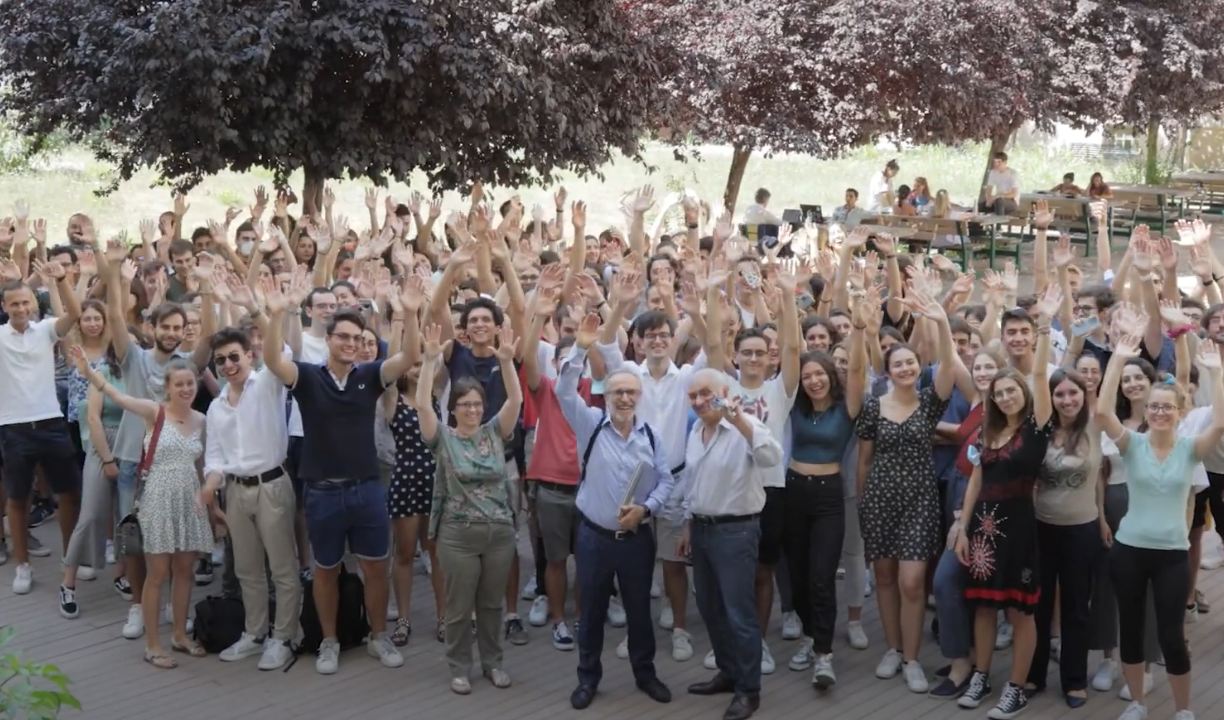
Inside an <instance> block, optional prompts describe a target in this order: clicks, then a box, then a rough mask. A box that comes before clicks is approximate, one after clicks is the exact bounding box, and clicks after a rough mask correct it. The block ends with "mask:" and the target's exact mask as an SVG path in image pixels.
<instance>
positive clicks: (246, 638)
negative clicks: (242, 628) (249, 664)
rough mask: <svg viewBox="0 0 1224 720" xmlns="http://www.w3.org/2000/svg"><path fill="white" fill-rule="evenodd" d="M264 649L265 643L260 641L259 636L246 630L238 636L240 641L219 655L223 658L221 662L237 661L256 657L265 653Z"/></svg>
mask: <svg viewBox="0 0 1224 720" xmlns="http://www.w3.org/2000/svg"><path fill="white" fill-rule="evenodd" d="M263 651H264V644H263V643H261V642H259V638H257V637H255V636H254V635H251V634H250V633H245V632H244V633H242V637H240V638H238V642H236V643H234V644H233V645H230V646H229V647H227V648H225V649H224V650H222V651H221V654H220V655H218V657H220V658H221V662H237V661H238V660H245V659H247V658H249V657H255V656H256V655H259V654H261V653H263Z"/></svg>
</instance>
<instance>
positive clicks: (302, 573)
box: [298, 568, 314, 585]
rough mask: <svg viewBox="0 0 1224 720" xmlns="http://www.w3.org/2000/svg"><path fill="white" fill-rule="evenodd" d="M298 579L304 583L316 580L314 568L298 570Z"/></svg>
mask: <svg viewBox="0 0 1224 720" xmlns="http://www.w3.org/2000/svg"><path fill="white" fill-rule="evenodd" d="M298 579H299V580H301V581H302V585H305V584H306V583H308V582H312V581H313V580H314V569H313V568H302V569H301V570H298Z"/></svg>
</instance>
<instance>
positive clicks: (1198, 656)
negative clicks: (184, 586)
mask: <svg viewBox="0 0 1224 720" xmlns="http://www.w3.org/2000/svg"><path fill="white" fill-rule="evenodd" d="M35 534H37V535H38V536H39V537H40V538H41V539H42V540H43V542H44V543H46V544H47V545H48V546H49V547H56V546H57V545H58V543H57V542H55V541H54V538H55V537H56V535H57V533H56V530H55V529H54V528H53V527H43V528H40V529H38V530H36V531H35ZM33 564H34V571H35V586H34V591H33V592H32V593H30V594H29V595H25V596H14V595H12V591H11V578H12V573H13V562H12V560H10V561H9V563H8V564H7V565H5V566H4V569H3V571H0V624H3V625H14V626H16V628H17V633H18V634H17V640H16V645H17V647H18V648H20V649H21V650H22V652H23V653H24V654H26V655H27V656H28V657H32V658H36V659H38V660H42V661H49V662H54V663H56V664H58V665H59V666H60V668H61V669H62V670H63V671H64V672H66V673H67V674H68V676H69V677H70V678H71V679H72V682H73V684H72V689H73V691H74V692H75V693H76V694H77V696H78V697H79V698H80V700H81V703H82V705H83V707H84V711H83V712H82V713H79V714H77V713H71V712H70V713H66V714H65V715H64V717H83V718H88V719H89V720H119V719H120V718H122V719H123V720H142V719H145V718H148V719H150V720H152V719H154V718H156V719H157V720H162V719H163V718H165V717H167V716H168V715H171V716H173V717H175V718H176V720H206V719H207V720H212V719H215V718H231V717H259V718H268V719H269V720H280V719H281V718H330V717H339V716H343V715H347V716H348V717H358V718H362V720H383V719H387V720H391V719H392V718H395V719H396V720H398V719H400V718H403V717H405V716H413V717H424V718H461V717H462V718H494V717H496V718H498V719H499V720H537V719H541V718H548V719H549V720H553V719H555V718H579V717H582V718H586V719H587V720H596V719H598V720H630V719H632V720H662V719H663V718H666V719H667V720H689V719H690V718H720V717H721V716H722V711H723V709H724V707H725V703H726V702H727V698H725V697H720V698H698V697H692V696H689V695H687V694H685V692H684V688H685V687H686V686H687V685H688V684H690V683H693V682H697V681H700V680H704V679H707V678H708V677H709V676H710V673H709V672H708V671H706V670H705V669H703V668H702V666H701V659H702V658H703V657H704V655H705V653H706V651H707V650H708V649H709V644H708V641H707V640H706V637H705V632H704V629H703V628H702V627H701V623H700V616H699V615H698V613H697V611H696V607H695V603H690V605H689V617H690V619H691V620H690V625H691V626H692V627H691V630H692V632H693V635H694V649H695V654H694V658H693V659H692V660H690V661H688V662H685V663H677V662H674V661H673V660H672V659H671V657H670V654H669V649H670V645H669V641H668V636H667V633H665V632H664V631H663V630H656V636H657V638H658V642H659V655H658V660H657V666H658V670H659V675H660V677H661V678H662V680H663V681H664V682H666V683H667V684H668V685H670V686H671V688H672V690H673V692H674V693H675V699H674V700H673V701H672V703H671V704H669V705H659V704H656V703H654V702H653V701H651V700H650V699H649V698H647V697H646V696H645V695H643V694H642V693H640V692H638V691H637V690H636V689H635V688H634V685H633V680H632V676H631V673H630V671H629V666H628V662H627V661H624V660H619V659H617V658H616V655H615V647H616V644H617V643H618V642H620V640H621V638H622V637H623V634H622V633H623V632H624V631H623V630H617V629H612V628H608V630H607V642H606V646H605V647H606V650H605V654H604V681H603V684H602V686H601V688H600V694H599V695H598V696H597V697H596V700H595V703H594V704H593V705H592V706H591V707H590V708H589V709H588V710H586V711H584V712H582V713H579V712H576V711H575V710H573V709H572V708H570V706H569V693H570V691H571V690H572V689H573V687H574V685H575V682H576V681H575V672H574V670H575V665H576V663H577V653H574V652H571V653H563V652H558V651H557V650H555V649H553V647H552V644H551V643H550V642H549V637H548V634H547V633H546V631H545V630H544V629H542V628H532V629H531V642H530V643H529V644H528V645H526V646H524V647H509V648H508V649H507V651H506V661H507V662H506V669H507V671H508V672H509V673H510V675H511V676H512V678H513V680H514V685H513V687H511V688H510V689H508V690H497V689H494V688H493V687H492V686H491V685H490V684H488V683H487V682H485V681H483V680H476V679H474V680H473V692H472V694H471V695H470V696H467V697H460V696H457V695H454V694H452V693H451V692H450V689H449V684H448V673H447V669H446V666H445V664H444V662H443V659H442V653H441V649H442V646H441V645H440V644H439V643H437V642H436V641H435V640H434V639H433V627H434V619H433V612H432V608H433V598H432V597H431V590H430V586H429V583H428V581H427V578H426V577H425V576H424V575H423V574H418V575H417V577H416V583H415V586H414V588H415V589H414V598H413V613H412V621H413V627H414V628H415V629H416V634H414V636H413V637H412V639H411V641H410V643H409V645H408V646H407V647H406V648H405V649H404V655H405V660H406V662H405V665H404V667H403V668H400V669H396V670H388V669H385V668H383V667H382V666H381V665H379V664H378V662H377V661H376V660H375V659H373V658H371V657H369V656H367V655H366V654H365V653H364V652H362V651H360V650H354V651H350V652H346V653H344V654H343V655H342V657H341V666H340V672H339V673H338V674H337V675H334V676H331V677H323V676H320V675H317V674H316V673H315V672H314V667H313V661H312V658H310V657H303V658H302V659H301V660H300V661H299V662H298V664H297V665H296V666H295V667H294V668H293V669H292V670H290V671H289V672H288V673H282V672H272V673H261V672H259V671H258V670H256V668H255V663H256V660H255V659H250V660H247V661H244V662H241V663H236V664H229V663H222V662H220V661H218V660H217V658H216V657H215V656H214V657H209V658H205V659H199V660H195V659H191V658H188V657H186V656H181V655H180V656H176V658H177V659H178V661H179V663H180V666H179V668H177V669H175V670H169V671H165V670H155V669H153V668H152V667H150V666H149V665H147V664H145V663H143V662H141V652H142V649H143V642H142V641H128V640H124V639H122V638H121V637H120V634H119V630H120V627H121V626H122V624H123V622H124V620H125V619H126V615H127V605H126V604H125V603H124V602H122V601H121V600H120V599H119V597H118V596H117V595H116V594H115V593H114V591H113V590H112V587H111V582H110V579H109V578H110V576H111V571H110V570H108V571H107V572H105V573H103V577H100V578H99V579H98V580H95V581H93V582H80V583H78V589H79V595H78V598H79V601H80V604H81V615H80V617H79V618H78V619H76V620H65V619H63V618H61V617H60V616H59V613H58V610H57V607H56V590H55V589H56V587H57V585H58V573H57V571H58V563H57V562H56V559H55V558H54V557H51V558H35V559H34V563H33ZM525 577H526V574H524V578H525ZM219 584H220V574H219V573H218V578H217V581H216V582H215V583H214V584H213V585H212V586H210V587H207V588H197V589H196V591H195V597H196V598H197V599H198V598H200V597H203V596H204V595H206V594H208V593H209V592H210V591H211V592H217V591H218V590H219ZM1199 587H1200V588H1201V589H1202V590H1203V591H1204V592H1205V593H1206V594H1207V597H1208V598H1209V600H1211V601H1214V602H1215V605H1216V608H1217V609H1216V610H1215V611H1214V612H1212V613H1210V614H1208V615H1204V616H1202V617H1201V619H1200V620H1199V622H1198V623H1197V624H1195V625H1190V626H1187V627H1188V630H1189V631H1190V637H1191V642H1192V646H1193V651H1194V709H1195V710H1196V711H1197V712H1198V717H1199V718H1200V720H1204V719H1208V718H1215V719H1217V720H1218V719H1219V718H1221V717H1224V711H1221V710H1220V708H1221V707H1224V682H1221V681H1222V680H1224V632H1222V630H1224V570H1216V571H1210V572H1204V573H1203V574H1202V575H1201V576H1200V580H1199ZM528 605H529V603H526V602H523V603H520V607H519V611H520V613H522V614H523V615H524V617H525V616H526V612H527V609H528ZM867 606H868V607H867V608H866V609H865V614H864V625H865V627H866V629H867V633H868V636H869V637H870V639H871V642H872V646H871V647H870V648H869V649H868V650H865V651H856V650H852V649H850V648H849V646H848V645H847V644H846V641H845V638H844V631H843V626H842V625H841V624H840V623H839V626H838V636H837V644H836V648H835V667H836V670H837V674H838V678H839V683H838V685H837V686H836V688H835V689H833V690H832V691H831V692H828V693H825V694H817V693H816V692H815V691H814V690H813V689H812V688H811V686H810V685H809V679H810V675H809V673H807V672H801V673H800V672H791V671H789V670H788V669H787V667H786V663H787V661H788V660H789V659H790V656H791V655H792V654H793V653H794V652H795V651H796V650H797V648H798V642H788V641H784V640H782V639H781V636H780V629H779V628H780V622H781V620H780V615H779V614H778V613H776V612H775V615H774V622H773V628H771V633H770V638H769V644H770V647H771V648H772V650H773V654H774V658H775V659H776V661H777V664H778V670H777V672H776V673H774V674H773V675H771V676H767V677H766V678H764V689H763V696H762V708H761V711H760V712H759V713H758V714H757V717H759V718H773V719H778V720H781V719H793V720H800V719H801V718H802V719H806V718H809V717H811V716H812V715H813V713H815V712H820V713H822V714H824V715H825V716H826V717H827V716H829V715H836V716H837V717H842V718H881V719H885V718H887V719H889V720H892V719H893V718H905V719H906V720H918V719H919V718H921V720H944V719H951V718H961V719H963V718H967V717H983V718H984V717H985V716H986V711H987V709H988V707H983V708H982V709H980V710H977V711H973V712H967V711H963V710H960V709H959V708H957V706H956V705H955V703H953V702H949V701H941V700H934V699H931V698H929V697H926V696H922V695H915V694H912V693H910V692H908V691H907V690H906V687H905V684H904V682H903V681H902V680H901V679H899V678H898V679H896V680H891V681H885V680H878V679H876V677H875V675H874V668H875V665H876V663H877V662H878V661H879V659H880V656H881V653H882V651H883V642H882V631H881V629H880V624H879V621H878V618H877V615H876V611H875V603H874V600H873V599H868V601H867ZM656 612H657V607H656ZM841 621H842V622H844V613H843V617H842V618H841ZM166 629H168V628H166ZM1010 658H1011V654H1010V651H1004V652H1001V653H998V655H997V656H996V661H995V667H994V673H993V677H994V679H995V686H996V689H997V688H998V687H999V686H1001V685H1002V684H1003V682H1004V678H1005V676H1006V673H1007V672H1008V670H1009V665H1010ZM921 660H922V663H923V666H924V667H925V668H926V669H927V672H928V673H932V672H934V670H935V669H936V668H937V667H939V666H940V665H942V664H943V663H942V661H941V659H940V657H939V653H938V648H937V646H936V645H935V643H934V642H933V640H931V639H930V638H929V637H928V639H927V640H926V641H925V642H924V644H923V648H922V656H921ZM1098 662H1099V654H1097V653H1093V654H1092V656H1090V659H1089V665H1090V668H1089V670H1090V672H1093V671H1095V668H1096V665H1097V663H1098ZM1049 687H1050V690H1049V691H1048V692H1047V693H1046V694H1045V695H1043V696H1041V697H1038V698H1037V699H1035V700H1034V702H1033V704H1032V705H1031V706H1030V709H1029V711H1028V712H1026V713H1025V715H1024V717H1027V718H1033V719H1034V720H1060V719H1062V718H1066V719H1067V720H1071V719H1074V720H1114V718H1116V717H1117V716H1118V715H1119V714H1120V713H1121V712H1122V711H1123V709H1125V707H1126V704H1125V703H1124V702H1123V701H1121V700H1119V699H1118V698H1117V693H1116V689H1115V691H1114V692H1110V693H1097V692H1094V691H1089V692H1090V701H1089V703H1088V705H1087V706H1086V707H1084V708H1082V709H1080V710H1075V711H1073V710H1070V709H1068V708H1067V707H1066V706H1065V705H1064V704H1063V702H1062V701H1061V699H1060V698H1059V697H1058V680H1057V665H1053V664H1052V665H1051V676H1050V685H1049ZM1149 709H1150V711H1151V714H1150V716H1149V717H1150V718H1152V720H1163V719H1164V718H1171V717H1172V715H1173V706H1172V701H1171V699H1170V696H1169V689H1168V685H1167V683H1166V682H1164V673H1163V669H1161V668H1157V669H1156V688H1155V691H1154V693H1153V694H1152V696H1151V697H1150V698H1149Z"/></svg>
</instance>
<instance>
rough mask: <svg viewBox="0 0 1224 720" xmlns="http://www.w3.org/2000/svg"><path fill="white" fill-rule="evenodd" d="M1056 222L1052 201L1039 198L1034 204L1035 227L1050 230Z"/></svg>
mask: <svg viewBox="0 0 1224 720" xmlns="http://www.w3.org/2000/svg"><path fill="white" fill-rule="evenodd" d="M1052 222H1054V213H1052V212H1050V203H1048V202H1046V201H1045V200H1038V201H1037V202H1036V203H1034V204H1033V227H1035V228H1037V229H1038V230H1049V229H1050V223H1052Z"/></svg>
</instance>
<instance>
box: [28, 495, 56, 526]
mask: <svg viewBox="0 0 1224 720" xmlns="http://www.w3.org/2000/svg"><path fill="white" fill-rule="evenodd" d="M53 517H55V505H54V504H53V503H52V502H51V501H50V500H40V501H38V502H35V503H34V507H32V508H30V521H29V526H30V527H31V528H36V527H38V526H39V525H42V524H43V523H45V522H47V521H48V520H50V519H51V518H53Z"/></svg>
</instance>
